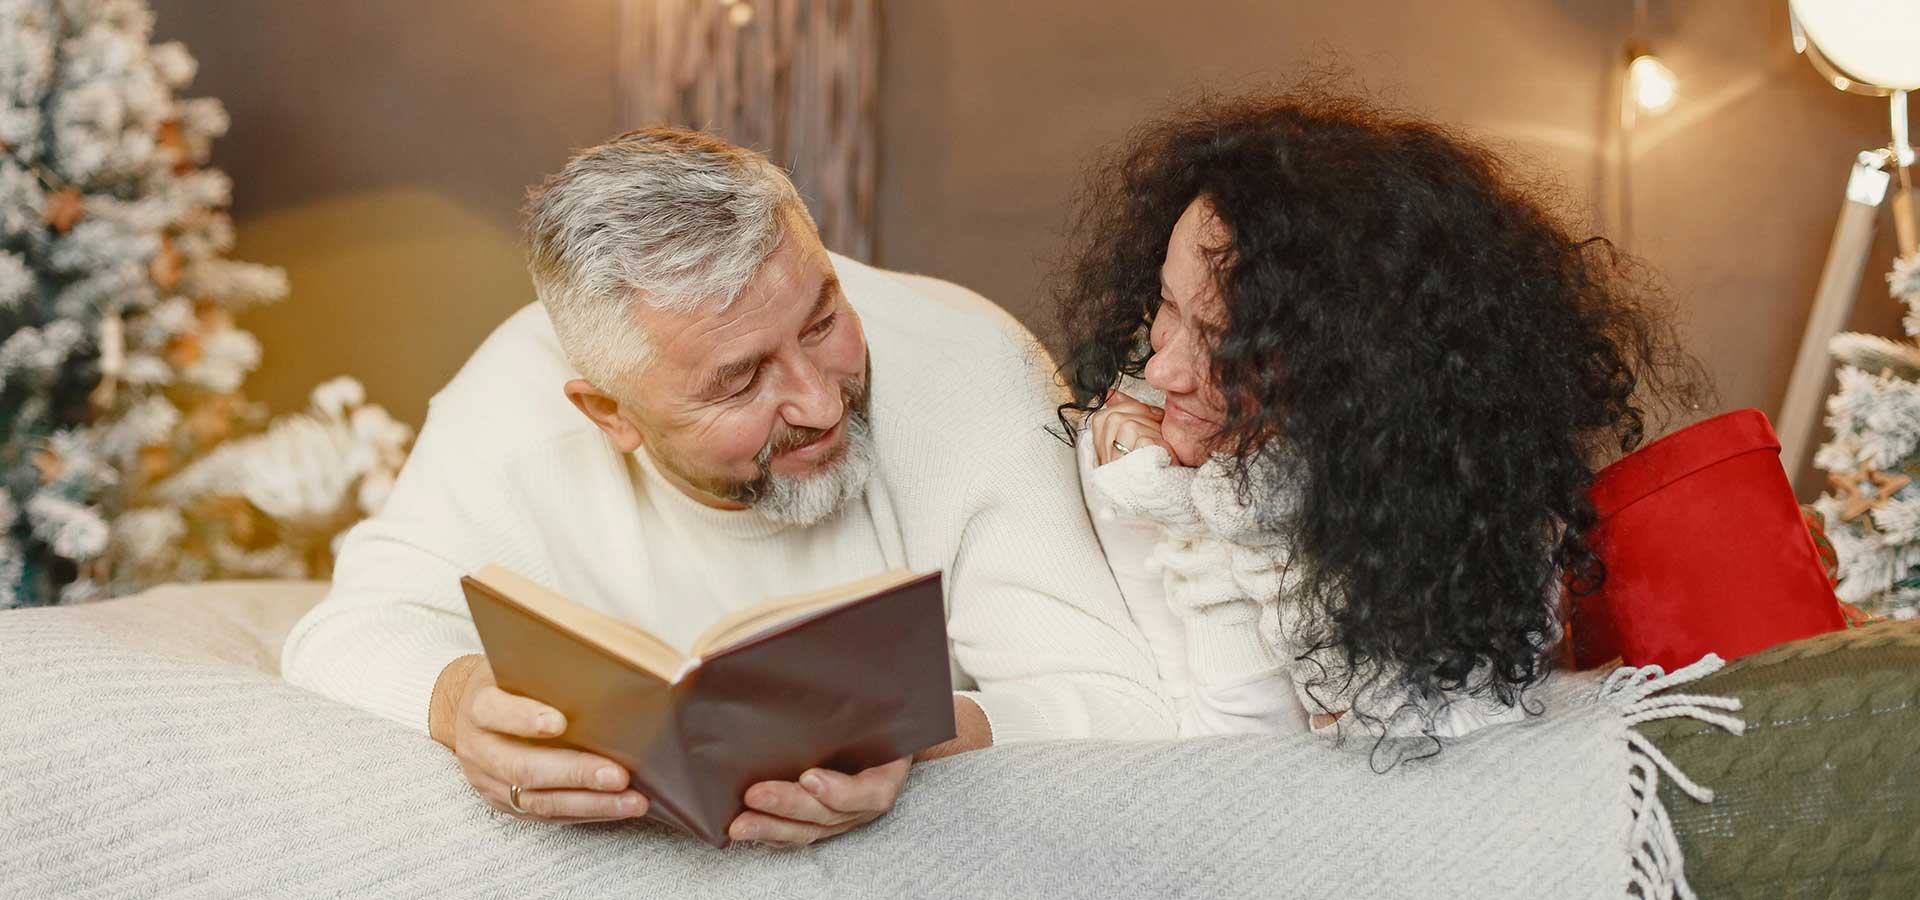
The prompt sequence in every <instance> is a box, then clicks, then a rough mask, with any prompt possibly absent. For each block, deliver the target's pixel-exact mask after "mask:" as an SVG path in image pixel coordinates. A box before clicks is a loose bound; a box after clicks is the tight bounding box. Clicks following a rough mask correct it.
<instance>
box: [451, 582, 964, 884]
mask: <svg viewBox="0 0 1920 900" xmlns="http://www.w3.org/2000/svg"><path fill="white" fill-rule="evenodd" d="M460 584H461V588H462V589H463V590H464V591H465V593H466V597H467V606H468V608H469V609H470V610H471V611H472V613H473V622H474V626H475V628H477V629H478V630H479V632H480V641H481V643H482V645H484V646H485V648H486V654H487V661H488V663H489V664H490V665H491V666H492V667H493V674H494V679H495V680H496V681H497V682H498V683H499V685H500V688H501V689H502V690H505V691H507V692H509V693H514V694H520V695H523V696H527V697H532V698H534V699H536V700H539V701H541V702H543V703H546V704H547V705H549V706H552V707H554V708H555V709H558V710H560V712H561V713H563V714H564V715H565V716H566V717H567V731H566V733H565V734H563V735H561V736H560V737H558V738H554V739H551V740H546V741H540V742H539V743H548V744H553V745H556V746H568V747H575V748H578V749H581V750H586V751H588V752H591V753H596V754H599V755H601V756H604V757H607V758H608V759H611V760H614V761H615V762H618V763H619V764H621V765H623V766H625V767H626V768H627V769H628V771H630V772H632V773H633V788H634V789H635V790H638V791H639V792H640V793H641V794H642V795H644V796H646V797H647V799H648V800H649V806H648V813H647V816H648V818H651V819H655V820H657V821H660V822H663V823H665V824H667V825H670V826H672V827H675V828H678V829H680V830H682V831H685V832H687V833H688V834H691V835H693V836H694V837H697V838H699V839H701V840H703V841H706V842H707V843H709V844H712V845H714V846H716V847H724V846H726V845H727V842H728V839H727V826H728V825H729V824H730V823H731V822H732V821H733V819H734V817H735V816H737V815H739V814H740V812H742V811H743V810H744V809H745V808H746V807H745V805H744V804H743V803H742V800H741V798H742V796H743V795H744V794H745V793H746V789H747V788H748V787H750V786H752V785H753V784H755V783H757V782H761V781H769V780H776V781H791V780H793V779H795V778H797V777H799V775H800V773H802V772H804V771H806V770H807V769H809V768H812V767H815V766H819V767H823V768H830V769H835V770H837V771H841V772H846V773H849V774H851V773H856V772H859V771H861V770H863V769H867V768H870V767H872V766H876V765H880V764H882V763H886V762H890V761H892V760H895V759H899V758H900V757H903V756H907V755H909V754H912V753H915V752H917V751H919V750H922V749H924V748H926V747H931V746H933V745H935V744H938V743H941V742H943V741H947V740H950V739H952V738H953V736H954V722H953V699H952V683H951V681H950V678H951V676H950V674H949V670H948V663H947V630H946V611H945V606H944V604H943V603H942V600H941V576H940V573H939V572H932V573H926V574H913V573H904V572H890V573H886V574H884V575H880V576H875V577H873V578H869V579H864V580H862V581H858V582H854V583H852V584H848V585H844V586H842V587H840V588H836V589H833V590H829V591H822V592H818V593H815V594H809V595H805V596H800V597H789V598H781V599H778V600H773V601H768V602H766V603H761V604H756V605H755V606H753V607H749V608H748V609H745V610H742V611H741V612H739V613H735V614H733V615H731V616H728V617H727V618H725V619H723V620H721V621H720V622H719V623H717V624H716V625H715V626H714V627H713V628H711V629H708V631H707V632H706V633H705V634H703V635H702V636H701V637H700V638H699V639H698V640H696V641H695V642H694V646H693V648H692V651H693V655H692V656H683V655H682V654H680V653H679V651H677V650H675V649H674V648H672V647H671V646H669V645H667V644H666V643H665V642H664V641H661V640H659V639H658V638H656V637H654V636H652V635H650V634H648V633H646V632H645V631H644V630H642V629H640V628H637V627H635V626H633V625H631V624H628V623H625V622H622V621H620V620H618V619H615V618H613V617H611V616H608V615H606V614H604V613H600V612H598V611H596V610H593V609H590V608H588V607H586V606H583V605H580V604H578V603H574V602H572V601H569V600H567V599H565V598H563V597H560V596H559V595H558V594H555V593H553V592H552V591H549V590H547V589H545V588H542V587H540V586H539V585H536V584H534V583H533V582H530V581H528V580H526V579H524V578H521V577H519V576H517V575H514V574H513V573H511V572H508V571H506V570H505V569H501V568H499V567H497V566H487V567H484V568H482V569H481V570H480V571H479V572H476V573H474V574H473V575H469V576H465V577H462V578H461V579H460Z"/></svg>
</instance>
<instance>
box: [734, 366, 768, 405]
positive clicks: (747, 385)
mask: <svg viewBox="0 0 1920 900" xmlns="http://www.w3.org/2000/svg"><path fill="white" fill-rule="evenodd" d="M765 368H766V367H765V366H761V367H759V368H757V369H754V370H753V374H751V375H748V376H747V380H746V381H744V382H742V383H741V384H740V388H739V390H736V391H734V392H733V393H731V394H728V395H727V399H728V400H738V399H740V398H741V397H745V396H746V395H747V392H749V391H751V390H753V388H754V386H755V385H758V384H759V383H760V371H761V369H765Z"/></svg>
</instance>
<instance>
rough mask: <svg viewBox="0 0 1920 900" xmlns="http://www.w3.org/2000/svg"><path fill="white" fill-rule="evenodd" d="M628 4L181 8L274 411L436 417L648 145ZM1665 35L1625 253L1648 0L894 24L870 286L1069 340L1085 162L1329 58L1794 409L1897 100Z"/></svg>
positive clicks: (1000, 3)
mask: <svg viewBox="0 0 1920 900" xmlns="http://www.w3.org/2000/svg"><path fill="white" fill-rule="evenodd" d="M613 2H614V0H563V2H553V0H548V2H542V3H538V4H533V3H516V2H505V0H470V2H467V3H463V4H459V5H457V6H456V5H452V4H386V3H377V2H372V0H353V2H335V3H330V4H326V5H325V6H324V7H321V6H315V5H308V4H302V3H294V2H287V0H273V2H265V0H262V2H253V3H245V4H208V3H195V2H191V0H160V2H157V3H156V9H157V11H158V13H159V16H160V24H159V31H160V34H161V36H162V37H166V38H178V39H181V40H185V41H186V42H187V43H188V45H189V47H190V48H191V49H193V50H194V52H195V53H196V55H198V56H199V57H200V59H201V61H202V73H201V77H200V80H199V82H198V84H197V89H198V91H200V92H202V93H208V94H211V95H214V96H218V97H220V98H222V99H223V100H224V101H225V102H226V103H227V104H228V106H229V108H230V109H231V111H232V113H233V118H234V126H233V130H232V133H231V135H230V136H229V137H228V138H227V139H226V140H224V141H222V142H221V143H220V144H218V145H217V147H216V154H215V159H216V162H217V163H218V164H220V165H222V166H224V167H225V168H226V169H227V170H228V171H229V172H231V173H232V174H233V176H234V178H235V182H236V185H237V187H236V195H237V199H236V206H235V213H236V215H237V217H238V219H239V221H240V238H241V241H240V243H241V246H240V248H239V254H240V255H241V256H242V257H244V258H249V259H257V260H260V261H264V262H272V263H277V264H280V265H284V266H286V267H287V268H288V270H289V272H290V274H291V276H292V279H293V285H294V294H293V296H292V298H291V299H290V300H289V301H287V302H286V303H283V304H281V305H279V306H277V307H269V308H265V309H262V310H260V311H258V312H255V313H251V314H249V315H248V316H247V317H246V318H245V319H244V324H246V325H247V326H249V327H251V328H253V329H254V330H255V332H256V333H257V334H258V335H259V336H260V337H261V339H262V340H263V341H264V342H265V343H266V347H267V353H266V363H265V365H264V367H263V369H262V370H261V372H260V373H259V375H258V376H256V378H255V379H254V381H253V382H252V384H253V390H254V392H255V393H256V394H258V395H259V396H262V397H264V398H266V399H268V400H269V401H270V402H272V403H273V404H274V405H275V406H276V407H278V408H282V409H287V408H294V407H297V406H299V405H301V403H302V402H303V398H304V395H305V392H306V390H307V389H308V388H309V387H310V386H311V385H312V384H314V383H316V382H317V381H319V380H321V379H323V378H325V377H327V376H329V375H331V374H334V373H337V372H351V373H353V374H356V375H358V376H360V377H361V378H362V379H363V380H364V381H366V382H367V384H368V386H369V388H370V389H371V391H372V393H373V396H374V397H375V398H376V399H378V400H380V401H382V402H385V403H387V404H388V405H389V406H390V407H391V408H393V409H394V410H395V412H396V413H397V414H399V415H402V416H404V417H406V418H409V419H412V420H415V421H418V419H419V417H420V415H421V413H422V411H423V410H424V404H425V399H426V397H427V396H428V395H429V394H430V393H431V392H432V390H433V389H434V388H436V387H437V386H438V385H439V384H441V383H443V382H444V381H445V380H446V378H447V377H449V376H450V375H451V374H452V372H453V371H454V370H455V369H456V368H457V367H458V365H459V363H460V361H461V360H462V359H463V358H464V357H465V355H466V354H467V352H469V351H470V350H471V348H472V346H473V345H474V343H475V342H476V341H477V340H478V339H479V338H480V337H481V336H482V335H483V334H484V333H485V332H486V330H487V329H488V328H490V327H491V326H492V324H493V323H494V322H496V321H497V320H498V319H499V318H501V317H502V316H504V315H505V314H506V313H507V312H509V311H510V310H512V309H513V308H515V307H517V306H519V305H520V304H521V303H524V302H527V301H528V300H529V299H530V298H531V294H530V289H529V288H528V286H527V284H526V279H525V276H524V274H523V272H522V270H521V268H520V265H521V262H520V257H519V251H518V250H517V248H516V247H515V245H514V238H513V227H514V224H515V223H514V209H515V207H516V206H517V204H518V202H519V200H520V198H521V196H522V193H523V191H524V189H525V187H526V186H528V185H530V184H532V183H535V182H537V181H538V180H539V178H540V177H542V175H543V174H544V173H546V172H548V171H551V170H552V169H554V168H556V167H557V166H558V165H559V164H560V162H561V161H562V160H563V159H564V158H565V155H566V153H567V151H568V149H569V148H572V147H575V146H580V145H583V144H586V143H590V142H593V141H596V140H598V139H600V138H603V137H605V136H608V135H610V134H612V133H614V132H616V131H618V130H620V129H621V128H623V127H625V123H621V122H617V121H615V116H614V113H613V109H614V104H613V93H612V92H613V85H612V71H613V67H612V52H613V41H612V37H611V33H610V30H611V28H612V24H613V21H614V11H613ZM1650 7H1651V12H1652V17H1651V20H1650V21H1649V23H1648V29H1647V34H1648V36H1649V37H1650V38H1651V39H1652V41H1653V42H1654V46H1655V47H1656V49H1657V50H1658V51H1659V52H1660V53H1661V55H1662V56H1663V58H1664V59H1665V60H1666V61H1667V62H1668V64H1669V65H1670V66H1671V67H1672V68H1673V69H1674V71H1675V72H1676V73H1677V74H1678V76H1679V78H1680V80H1681V85H1680V89H1681V98H1680V100H1679V102H1678V104H1677V105H1676V107H1675V108H1674V109H1673V110H1672V111H1671V112H1670V113H1668V114H1667V115H1666V116H1664V117H1662V118H1660V119H1657V120H1653V121H1652V122H1651V123H1649V124H1648V125H1647V126H1646V127H1645V128H1643V129H1642V131H1641V134H1640V135H1639V138H1638V140H1637V141H1636V143H1635V146H1634V148H1633V150H1632V151H1631V153H1629V154H1628V158H1629V159H1630V160H1631V166H1630V168H1629V169H1628V171H1629V172H1630V173H1631V178H1630V179H1629V181H1628V184H1629V185H1630V188H1631V190H1630V192H1629V193H1630V197H1631V207H1630V210H1631V213H1632V216H1631V219H1632V222H1633V226H1634V227H1633V229H1632V233H1631V234H1624V235H1623V234H1622V233H1621V230H1620V226H1621V220H1622V216H1621V211H1620V210H1619V209H1618V208H1617V204H1616V203H1614V202H1613V199H1612V198H1614V197H1615V196H1616V194H1617V191H1616V189H1617V188H1618V186H1619V182H1618V181H1617V180H1616V178H1615V176H1614V173H1615V172H1617V171H1618V167H1617V166H1615V165H1614V163H1615V162H1616V161H1617V157H1616V156H1615V155H1614V154H1615V153H1616V151H1617V150H1618V144H1617V142H1616V140H1615V136H1614V133H1613V130H1612V119H1613V117H1614V115H1615V109H1616V107H1615V105H1614V104H1615V100H1614V95H1613V93H1612V92H1613V91H1614V90H1615V82H1614V75H1615V71H1616V68H1617V67H1618V66H1619V64H1620V59H1619V54H1620V52H1621V47H1622V45H1623V44H1624V42H1625V40H1626V38H1627V32H1628V30H1629V26H1630V21H1629V15H1630V9H1631V6H1630V4H1627V3H1625V2H1621V3H1605V4H1602V3H1594V2H1591V0H1556V2H1534V3H1524V4H1523V3H1514V2H1509V0H1452V2H1448V3H1431V2H1419V0H1383V2H1376V3H1370V4H1339V5H1336V4H1321V3H1308V2H1303V0H1289V2H1275V0H1212V2H1205V3H1183V4H1174V3H1167V2H1147V0H1048V2H1045V3H1032V2H1018V0H893V2H890V3H888V4H887V5H886V9H885V18H884V23H885V24H884V26H883V28H884V33H883V43H882V73H881V84H882V87H881V141H880V148H881V151H880V152H881V176H880V177H881V183H880V190H879V209H878V224H879V246H878V251H877V256H878V261H879V262H881V263H882V264H885V265H889V266H893V267H897V268H902V269H908V270H913V271H920V272H926V273H930V274H935V275H941V276H945V277H948V278H952V279H955V280H958V281H961V282H964V283H966V284H968V285H970V286H973V287H975V288H977V289H979V290H981V291H982V292H984V293H986V294H987V295H988V296H990V297H993V298H994V299H996V300H997V301H999V302H1000V303H1002V304H1003V305H1005V306H1007V307H1008V308H1009V309H1011V310H1012V311H1013V312H1014V313H1015V314H1017V315H1019V316H1021V317H1022V318H1023V319H1025V320H1026V321H1028V322H1029V324H1031V325H1033V326H1034V327H1035V328H1036V329H1038V330H1041V331H1043V332H1045V331H1046V330H1048V324H1047V322H1046V321H1045V298H1044V293H1043V291H1042V288H1041V283H1042V278H1043V276H1044V273H1045V272H1046V270H1047V268H1048V266H1049V265H1050V264H1051V256H1052V254H1053V252H1054V251H1055V248H1056V246H1057V237H1058V234H1059V232H1060V229H1061V226H1062V225H1063V224H1064V221H1065V217H1066V214H1067V209H1068V203H1069V198H1070V195H1071V192H1072V188H1073V184H1074V181H1075V178H1076V177H1077V170H1078V167H1079V165H1080V162H1081V161H1082V160H1083V159H1085V158H1086V156H1087V155H1088V154H1089V153H1091V152H1092V151H1094V150H1095V149H1096V148H1098V147H1101V146H1103V145H1106V144H1108V143H1110V142H1112V141H1114V140H1116V139H1118V138H1119V137H1120V136H1121V135H1123V134H1124V133H1125V131H1126V129H1127V128H1128V127H1129V126H1130V125H1131V124H1133V123H1135V122H1137V121H1139V120H1140V119H1141V118H1143V117H1144V116H1146V115H1148V114H1150V113H1152V112H1153V111H1155V110H1157V109H1160V108H1162V107H1163V106H1164V105H1165V104H1166V103H1168V102H1169V101H1170V100H1171V99H1173V98H1177V97H1180V96H1184V95H1186V94H1188V93H1190V92H1191V90H1192V89H1193V88H1194V87H1195V86H1196V85H1206V86H1211V87H1214V88H1220V89H1236V88H1238V87H1239V86H1242V85H1246V84H1252V83H1257V82H1260V81H1265V80H1273V79H1281V80H1284V79H1285V78H1287V77H1288V76H1289V74H1290V73H1293V72H1295V71H1298V69H1299V67H1300V66H1302V65H1303V64H1327V63H1331V64H1333V65H1337V66H1340V67H1342V68H1344V69H1345V70H1346V71H1348V72H1350V73H1351V74H1352V76H1353V77H1354V79H1355V81H1356V83H1358V84H1360V85H1363V86H1364V87H1365V88H1366V89H1367V90H1369V91H1371V92H1373V93H1375V94H1376V95H1377V96H1382V97H1384V98H1386V99H1388V100H1390V101H1393V102H1395V103H1397V104H1399V105H1402V106H1405V107H1408V108H1411V109H1415V110H1418V111H1421V112H1423V113H1426V114H1428V115H1431V116H1434V117H1436V118H1439V119H1442V120H1445V121H1449V122H1453V123H1457V124H1459V125H1461V126H1463V127H1464V128H1466V129H1467V130H1468V131H1470V132H1472V133H1474V134H1477V135H1479V136H1481V137H1482V138H1485V139H1487V140H1489V141H1491V142H1493V143H1494V144H1495V145H1496V146H1498V147H1499V148H1500V149H1501V150H1502V152H1504V153H1506V154H1508V155H1509V156H1510V157H1512V158H1513V159H1515V160H1517V161H1519V163H1520V164H1521V165H1522V166H1523V167H1524V168H1525V169H1526V170H1527V171H1529V172H1535V173H1539V174H1542V175H1544V176H1546V177H1549V178H1552V179H1554V180H1557V181H1558V182H1559V183H1561V184H1562V185H1564V188H1565V190H1564V196H1565V198H1566V201H1567V203H1568V205H1569V207H1570V208H1572V209H1575V210H1586V211H1588V214H1589V217H1590V219H1591V224H1592V225H1593V227H1594V228H1595V229H1596V230H1599V231H1602V232H1604V233H1609V234H1612V235H1613V236H1615V237H1616V238H1624V242H1625V243H1626V244H1627V246H1628V247H1629V249H1631V250H1633V251H1635V252H1637V253H1640V254H1642V255H1643V256H1645V257H1646V258H1647V259H1648V260H1649V261H1650V262H1651V263H1652V264H1653V265H1654V266H1655V267H1656V268H1657V269H1658V270H1660V271H1661V272H1663V273H1664V274H1665V276H1666V278H1667V280H1668V283H1669V287H1670V292H1671V294H1672V296H1673V298H1674V299H1675V301H1676V302H1677V303H1678V304H1679V306H1680V308H1681V309H1682V311H1683V313H1684V316H1685V319H1686V322H1687V325H1688V328H1689V330H1690V333H1691V335H1692V340H1693V344H1694V347H1695V349H1696V351H1697V352H1698V353H1699V354H1700V355H1701V356H1702V358H1703V359H1704V360H1705V361H1706V363H1707V364H1708V366H1709V368H1710V369H1711V371H1712V372H1713V373H1714V375H1715V376H1716V379H1717V382H1718V386H1719V390H1720V395H1721V400H1722V405H1724V406H1726V407H1729V408H1731V407H1736V406H1758V407H1760V408H1762V409H1764V410H1767V411H1768V412H1769V413H1773V412H1776V411H1777V405H1778V402H1779V397H1780V395H1781V393H1782V392H1783V391H1784V389H1785V385H1786V379H1787V374H1788V371H1787V370H1788V368H1789V367H1790V366H1791V364H1792V358H1793V354H1794V351H1795V349H1796V347H1797V344H1798V340H1799V335H1800V331H1801V328H1802V326H1803V325H1804V320H1805V316H1806V313H1807V309H1808V307H1809V305H1810V304H1811V300H1812V295H1813V289H1814V285H1815V282H1816V281H1817V280H1818V277H1819V271H1820V266H1821V262H1822V260H1823V259H1824V257H1825V253H1826V246H1827V241H1828V239H1829V237H1830V236H1831V229H1832V225H1833V221H1834V217H1835V215H1836V213H1837V211H1838V208H1839V205H1840V200H1841V191H1842V188H1843V186H1844V183H1845V179H1846V174H1847V168H1848V166H1849V165H1850V163H1851V160H1852V157H1853V155H1854V153H1855V152H1857V151H1858V150H1860V149H1863V148H1866V147H1869V146H1874V145H1878V144H1881V143H1884V142H1885V139H1886V138H1885V127H1886V126H1885V113H1884V106H1883V105H1882V103H1881V102H1879V101H1875V100H1872V99H1869V98H1864V97H1855V96H1849V95H1842V94H1839V93H1837V92H1834V91H1832V90H1830V89H1828V88H1826V87H1825V86H1824V85H1823V84H1822V83H1821V82H1820V80H1819V78H1818V77H1817V76H1815V75H1814V74H1813V72H1812V70H1811V68H1810V67H1809V66H1807V64H1806V63H1805V61H1804V60H1801V59H1799V58H1797V57H1795V56H1794V55H1793V54H1792V51H1791V48H1790V47H1789V46H1788V41H1787V25H1786V12H1785V8H1786V4H1785V3H1779V2H1760V0H1740V2H1727V3H1653V4H1650ZM1890 230H1891V229H1890V226H1883V231H1890ZM1888 243H1889V241H1888V240H1887V239H1886V236H1885V235H1884V234H1883V235H1882V239H1881V242H1880V247H1879V248H1878V250H1877V251H1876V255H1875V257H1874V259H1873V260H1872V261H1871V262H1870V263H1869V266H1868V270H1867V271H1868V273H1869V274H1868V276H1867V278H1868V283H1867V285H1866V287H1865V289H1864V290H1863V291H1862V294H1861V301H1860V303H1859V305H1858V307H1857V308H1856V312H1855V321H1854V325H1855V327H1860V328H1864V329H1867V330H1873V331H1878V332H1880V333H1886V334H1896V333H1898V319H1899V311H1898V309H1896V308H1895V307H1894V305H1893V304H1892V303H1890V302H1889V301H1888V299H1887V294H1886V289H1885V286H1884V284H1882V283H1880V282H1879V280H1878V279H1879V273H1882V272H1885V271H1886V268H1887V264H1888V257H1889V250H1888V248H1887V245H1888ZM1811 483H1812V482H1811V481H1809V480H1803V486H1804V485H1806V484H1811Z"/></svg>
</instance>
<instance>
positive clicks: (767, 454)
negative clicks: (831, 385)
mask: <svg viewBox="0 0 1920 900" xmlns="http://www.w3.org/2000/svg"><path fill="white" fill-rule="evenodd" d="M840 402H841V403H842V404H843V409H845V410H848V411H851V412H852V413H853V414H854V415H861V416H863V415H866V412H867V380H866V379H865V378H848V379H845V380H843V381H841V382H840ZM842 418H845V413H842ZM832 430H833V429H832V428H830V427H829V428H807V427H795V426H792V425H786V424H784V423H782V425H781V428H780V430H778V431H776V432H774V433H773V434H772V435H771V436H770V437H768V438H767V443H766V445H765V446H762V447H761V448H760V452H759V453H758V454H756V455H755V457H754V461H755V462H757V463H759V464H761V465H762V466H764V465H766V464H767V462H768V461H769V460H771V459H773V457H774V455H775V454H779V453H785V452H787V451H788V450H794V449H798V448H800V447H805V446H806V445H808V444H811V443H813V442H814V441H816V440H819V439H820V436H821V435H823V434H826V433H827V432H829V431H832Z"/></svg>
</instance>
